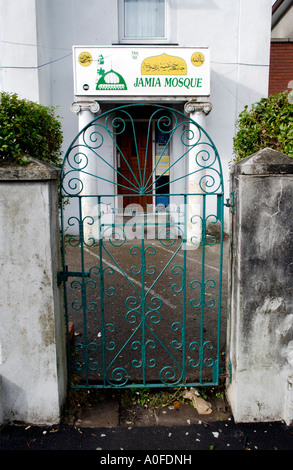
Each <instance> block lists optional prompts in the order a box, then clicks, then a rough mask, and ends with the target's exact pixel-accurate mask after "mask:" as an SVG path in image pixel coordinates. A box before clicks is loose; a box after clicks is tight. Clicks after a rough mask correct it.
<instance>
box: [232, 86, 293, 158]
mask: <svg viewBox="0 0 293 470" xmlns="http://www.w3.org/2000/svg"><path fill="white" fill-rule="evenodd" d="M292 94H293V91H291V92H289V90H287V91H285V92H283V93H275V94H274V95H271V96H269V97H268V98H262V99H261V100H260V101H259V102H258V103H255V104H253V105H252V107H251V109H250V110H249V109H248V106H245V108H244V110H243V111H242V113H240V114H239V118H238V121H237V123H236V126H237V129H238V131H237V134H236V136H235V138H234V140H233V147H234V159H233V161H239V160H241V159H242V158H245V157H247V156H249V155H251V154H253V153H255V152H257V151H258V150H261V149H263V148H266V147H270V148H272V149H274V150H278V151H279V152H282V153H285V154H287V155H290V156H291V157H293V96H292Z"/></svg>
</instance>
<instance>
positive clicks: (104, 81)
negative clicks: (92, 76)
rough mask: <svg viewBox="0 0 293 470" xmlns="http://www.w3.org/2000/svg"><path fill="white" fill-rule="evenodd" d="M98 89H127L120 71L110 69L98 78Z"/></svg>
mask: <svg viewBox="0 0 293 470" xmlns="http://www.w3.org/2000/svg"><path fill="white" fill-rule="evenodd" d="M96 89H97V90H127V86H126V83H125V80H124V78H123V77H122V75H120V73H118V72H115V71H114V70H110V71H109V72H106V73H105V74H104V75H102V76H101V78H100V79H99V80H98V83H97V86H96Z"/></svg>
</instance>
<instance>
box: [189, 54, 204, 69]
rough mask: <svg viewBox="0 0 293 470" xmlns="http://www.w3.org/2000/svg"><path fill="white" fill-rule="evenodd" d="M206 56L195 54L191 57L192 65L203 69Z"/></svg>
mask: <svg viewBox="0 0 293 470" xmlns="http://www.w3.org/2000/svg"><path fill="white" fill-rule="evenodd" d="M204 60H205V58H204V55H203V54H202V53H201V52H195V53H194V54H192V56H191V63H192V64H193V65H195V67H201V66H202V65H203V63H204Z"/></svg>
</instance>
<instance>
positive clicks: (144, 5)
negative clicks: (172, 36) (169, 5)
mask: <svg viewBox="0 0 293 470" xmlns="http://www.w3.org/2000/svg"><path fill="white" fill-rule="evenodd" d="M165 3H166V0H124V33H125V37H134V38H152V37H153V38H156V37H158V38H160V37H165Z"/></svg>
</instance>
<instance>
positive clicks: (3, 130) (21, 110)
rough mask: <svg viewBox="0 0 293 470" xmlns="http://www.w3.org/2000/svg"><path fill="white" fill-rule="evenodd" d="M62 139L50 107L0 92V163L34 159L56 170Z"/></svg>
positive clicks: (23, 161) (59, 159) (59, 164)
mask: <svg viewBox="0 0 293 470" xmlns="http://www.w3.org/2000/svg"><path fill="white" fill-rule="evenodd" d="M62 139H63V137H62V131H61V123H60V122H59V121H58V119H57V117H56V116H55V108H54V107H52V106H50V107H47V106H42V105H40V104H37V103H34V102H33V101H29V100H26V99H19V98H18V96H17V95H16V94H9V93H5V92H2V93H0V164H3V163H6V162H9V163H10V162H17V163H19V164H24V163H27V162H28V157H34V158H37V159H38V160H43V161H45V162H47V163H51V164H52V165H55V166H58V167H60V166H61V158H60V156H61V145H62Z"/></svg>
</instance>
